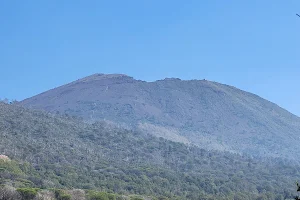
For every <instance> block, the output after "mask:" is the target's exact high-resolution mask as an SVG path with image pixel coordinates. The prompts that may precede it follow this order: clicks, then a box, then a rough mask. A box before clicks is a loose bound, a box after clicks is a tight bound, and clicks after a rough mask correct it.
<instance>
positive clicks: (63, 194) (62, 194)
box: [54, 190, 71, 200]
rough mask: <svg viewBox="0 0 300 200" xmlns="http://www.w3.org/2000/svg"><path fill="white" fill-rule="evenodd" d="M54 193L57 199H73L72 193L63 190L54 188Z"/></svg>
mask: <svg viewBox="0 0 300 200" xmlns="http://www.w3.org/2000/svg"><path fill="white" fill-rule="evenodd" d="M54 194H55V198H56V199H57V200H71V195H69V194H67V193H66V192H65V191H63V190H54Z"/></svg>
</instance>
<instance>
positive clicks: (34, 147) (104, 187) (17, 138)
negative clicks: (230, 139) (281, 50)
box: [0, 103, 300, 200]
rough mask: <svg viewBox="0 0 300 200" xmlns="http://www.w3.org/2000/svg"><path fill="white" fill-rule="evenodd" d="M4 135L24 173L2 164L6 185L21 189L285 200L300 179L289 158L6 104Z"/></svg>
mask: <svg viewBox="0 0 300 200" xmlns="http://www.w3.org/2000/svg"><path fill="white" fill-rule="evenodd" d="M0 138H1V140H0V152H1V153H2V154H5V155H7V156H9V157H10V158H12V159H13V160H17V161H18V162H17V163H19V164H18V166H19V168H20V169H22V170H21V171H20V170H19V168H18V167H13V169H14V170H13V171H11V170H9V169H7V167H5V166H0V168H1V173H0V174H1V176H0V181H1V182H0V184H5V185H11V186H14V187H29V186H30V187H37V188H45V189H46V188H62V189H68V188H78V189H85V190H97V191H107V192H114V193H118V194H126V195H127V194H142V195H152V196H156V197H159V196H164V197H167V198H170V199H175V198H176V197H178V198H179V199H193V200H196V199H209V197H211V198H212V199H233V198H234V199H284V197H288V196H290V195H291V193H292V192H293V189H294V182H295V180H297V179H299V177H300V172H299V167H298V166H297V165H294V164H293V163H289V162H288V161H283V160H280V159H277V160H275V159H265V160H257V159H251V158H249V157H247V156H240V155H238V154H231V153H226V152H223V153H221V152H217V151H207V150H204V149H201V148H199V147H196V146H192V145H189V146H186V145H184V144H182V143H176V142H171V141H167V140H165V139H163V138H156V137H153V136H151V135H148V134H143V133H139V132H134V131H128V130H124V129H120V128H116V127H114V126H112V125H108V124H106V123H100V122H98V123H93V124H87V123H84V122H82V121H80V120H78V119H75V118H72V117H69V116H56V115H53V114H47V113H44V112H40V111H31V110H27V109H25V108H22V107H19V106H15V105H8V104H4V103H0ZM14 162H15V161H14ZM2 164H3V163H2ZM14 166H16V163H15V164H14ZM20 178H21V179H24V181H20ZM22 184H23V185H22Z"/></svg>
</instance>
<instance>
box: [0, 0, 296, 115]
mask: <svg viewBox="0 0 300 200" xmlns="http://www.w3.org/2000/svg"><path fill="white" fill-rule="evenodd" d="M297 12H299V13H300V1H299V0H289V1H283V0H263V1H262V0H251V1H241V0H226V1H222V0H218V1H217V0H187V1H184V0H182V1H176V0H172V1H171V0H164V1H162V0H151V1H150V0H128V1H123V0H118V1H117V0H112V1H101V0H97V1H92V0H89V1H83V0H82V1H76V0H72V1H67V0H63V1H61V0H57V1H55V0H51V1H50V0H49V1H37V0H36V1H15V0H10V1H0V25H1V26H0V45H1V46H0V67H1V73H0V98H4V97H6V98H9V99H17V100H22V99H24V98H27V97H30V96H33V95H35V94H38V93H41V92H43V91H45V90H48V89H51V88H54V87H57V86H59V85H62V84H65V83H68V82H70V81H73V80H76V79H78V78H81V77H84V76H87V75H90V74H93V73H124V74H128V75H130V76H133V77H134V78H136V79H142V80H147V81H153V80H157V79H163V78H165V77H179V78H181V79H204V78H205V79H208V80H213V81H217V82H221V83H225V84H229V85H233V86H235V87H238V88H241V89H243V90H246V91H249V92H253V93H255V94H258V95H260V96H262V97H264V98H266V99H268V100H270V101H273V102H275V103H277V104H279V105H280V106H282V107H284V108H286V109H288V110H289V111H291V112H293V113H294V114H297V115H299V116H300V105H299V98H300V90H299V86H300V78H299V75H300V69H299V66H300V56H299V53H300V18H299V17H297V16H296V13H297Z"/></svg>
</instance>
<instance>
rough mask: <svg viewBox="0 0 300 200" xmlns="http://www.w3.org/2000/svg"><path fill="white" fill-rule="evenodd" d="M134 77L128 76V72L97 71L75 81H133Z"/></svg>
mask: <svg viewBox="0 0 300 200" xmlns="http://www.w3.org/2000/svg"><path fill="white" fill-rule="evenodd" d="M133 81H135V79H133V77H130V76H127V75H126V74H102V73H96V74H93V75H90V76H86V77H84V78H81V79H79V80H77V81H75V82H74V83H91V82H108V83H125V82H133Z"/></svg>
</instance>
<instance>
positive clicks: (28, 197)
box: [17, 188, 39, 200]
mask: <svg viewBox="0 0 300 200" xmlns="http://www.w3.org/2000/svg"><path fill="white" fill-rule="evenodd" d="M38 190H39V189H38V188H18V189H17V191H18V193H19V194H20V196H21V199H22V200H32V199H34V197H35V196H36V195H37V192H38Z"/></svg>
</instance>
